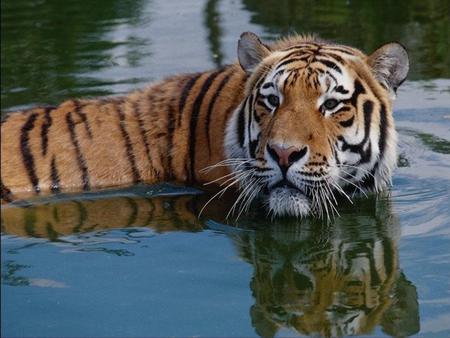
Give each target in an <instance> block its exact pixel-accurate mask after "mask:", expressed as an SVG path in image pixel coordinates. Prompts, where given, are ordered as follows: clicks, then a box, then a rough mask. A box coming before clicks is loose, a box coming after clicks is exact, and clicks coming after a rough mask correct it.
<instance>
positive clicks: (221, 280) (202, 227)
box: [1, 0, 450, 337]
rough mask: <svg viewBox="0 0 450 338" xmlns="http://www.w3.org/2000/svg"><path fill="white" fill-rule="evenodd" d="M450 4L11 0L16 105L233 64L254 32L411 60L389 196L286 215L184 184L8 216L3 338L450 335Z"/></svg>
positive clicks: (7, 63) (4, 18)
mask: <svg viewBox="0 0 450 338" xmlns="http://www.w3.org/2000/svg"><path fill="white" fill-rule="evenodd" d="M449 13H450V4H449V3H448V1H439V0H436V1H434V0H429V1H418V0H414V1H389V0H382V1H306V0H304V1H301V0H296V1H295V0H291V1H289V0H282V1H254V0H242V1H237V0H235V1H225V0H223V1H220V0H215V1H195V0H189V1H164V0H152V1H139V0H136V1H131V0H121V1H119V0H108V1H106V0H97V1H75V0H65V1H60V0H49V1H44V0H36V1H30V0H15V1H11V0H9V1H6V0H2V1H1V42H2V43H1V109H2V113H4V112H6V111H10V110H16V109H21V108H24V107H30V106H33V105H37V104H56V103H58V102H60V101H62V100H64V99H67V98H70V97H86V96H99V95H113V94H121V93H125V92H128V91H130V90H133V89H135V88H141V87H143V86H145V84H146V83H148V82H150V81H152V80H156V79H160V78H162V77H164V76H168V75H171V74H176V73H181V72H191V71H197V70H206V69H209V68H214V67H216V66H219V65H222V64H226V63H230V62H234V60H235V57H236V55H235V54H236V41H237V38H238V37H239V35H240V33H241V32H242V31H248V30H250V31H254V32H256V33H258V34H260V35H261V36H262V37H263V38H264V39H267V40H273V39H276V38H277V36H279V34H286V33H292V32H308V33H317V34H318V35H320V36H321V37H322V38H325V39H331V40H335V41H338V42H342V43H347V44H350V45H353V46H355V47H358V48H361V49H362V50H364V51H365V52H370V51H372V50H374V49H375V48H376V47H378V46H379V45H381V44H383V43H385V42H388V41H392V40H395V41H399V42H401V43H402V44H403V45H405V46H406V47H407V48H408V50H409V54H410V58H411V71H410V76H409V78H408V80H407V81H406V82H405V84H404V85H403V86H402V87H401V88H400V90H399V96H398V99H397V101H396V103H395V106H394V110H395V111H394V117H395V119H396V125H397V129H398V132H399V159H398V164H399V168H398V169H397V170H396V172H395V175H394V178H393V187H392V189H391V191H390V192H389V193H388V194H383V195H380V196H377V197H374V196H369V197H368V198H360V199H356V200H355V201H354V204H350V203H344V204H342V205H341V206H340V208H339V213H340V217H337V218H335V219H334V220H332V221H331V222H330V223H329V224H326V222H323V221H320V220H313V219H306V220H303V221H298V220H294V219H277V220H271V219H270V218H267V217H265V214H264V212H263V211H262V210H261V209H260V208H259V207H258V206H255V207H254V208H253V209H252V210H251V211H250V212H249V213H248V214H246V215H243V216H242V217H240V218H239V220H235V219H228V220H227V219H225V215H226V214H227V211H228V209H229V208H230V205H231V204H232V201H233V196H224V197H223V198H222V199H220V200H218V201H214V202H212V203H211V204H210V206H209V207H208V208H206V209H205V210H204V211H203V213H202V214H201V216H200V217H199V214H200V210H201V209H202V207H203V206H204V204H205V203H206V201H207V200H208V198H209V196H208V195H207V194H202V193H201V192H199V191H198V190H194V189H190V188H186V187H179V186H173V185H161V186H154V187H148V186H138V187H134V188H130V189H124V190H113V191H107V192H102V193H94V194H84V195H80V196H60V197H58V198H57V199H53V200H47V201H41V203H37V204H34V205H26V206H23V207H5V208H3V209H2V228H1V229H2V236H1V244H2V257H1V262H2V284H1V291H2V297H1V335H2V336H16V337H17V336H46V337H53V336H54V337H56V336H58V337H59V336H72V337H75V336H76V337H80V336H96V337H112V336H117V337H118V336H121V337H123V336H194V335H195V336H264V337H272V336H283V337H284V336H298V335H307V336H308V335H312V336H314V335H316V336H317V335H319V336H320V335H329V336H340V335H358V336H361V335H373V336H386V335H387V336H399V337H400V336H409V335H416V336H419V337H448V336H450V324H449V321H448V318H450V288H449V285H450V269H449V268H448V267H449V264H450V250H449V248H450V211H449V207H448V205H449V201H450V192H449V191H450V79H449V78H450V67H449V65H450V51H449V41H450V26H449V22H450V20H449V16H450V14H449Z"/></svg>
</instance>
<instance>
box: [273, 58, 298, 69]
mask: <svg viewBox="0 0 450 338" xmlns="http://www.w3.org/2000/svg"><path fill="white" fill-rule="evenodd" d="M297 61H304V58H292V59H287V60H284V61H283V62H281V63H279V64H277V68H276V69H280V68H281V67H283V66H286V65H288V64H290V63H293V62H297Z"/></svg>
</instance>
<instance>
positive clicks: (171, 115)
mask: <svg viewBox="0 0 450 338" xmlns="http://www.w3.org/2000/svg"><path fill="white" fill-rule="evenodd" d="M168 109H169V112H168V116H167V119H168V120H167V152H168V154H167V156H168V163H169V170H168V175H169V178H171V177H172V176H173V165H172V160H173V158H172V151H173V133H174V131H175V109H174V108H173V102H171V103H170V104H169V108H168Z"/></svg>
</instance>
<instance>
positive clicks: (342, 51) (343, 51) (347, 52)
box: [324, 46, 355, 56]
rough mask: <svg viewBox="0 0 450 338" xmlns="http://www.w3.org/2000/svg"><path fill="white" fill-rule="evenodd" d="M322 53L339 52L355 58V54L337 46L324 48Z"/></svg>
mask: <svg viewBox="0 0 450 338" xmlns="http://www.w3.org/2000/svg"><path fill="white" fill-rule="evenodd" d="M324 51H325V52H328V51H335V52H340V53H344V54H347V55H352V56H355V53H354V52H353V51H352V50H350V49H347V48H344V47H338V46H325V47H324Z"/></svg>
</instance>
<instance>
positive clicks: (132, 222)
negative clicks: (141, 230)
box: [125, 197, 140, 227]
mask: <svg viewBox="0 0 450 338" xmlns="http://www.w3.org/2000/svg"><path fill="white" fill-rule="evenodd" d="M125 200H126V201H127V202H128V204H129V205H130V208H131V214H130V217H129V218H128V222H127V225H126V227H129V226H132V225H140V224H135V223H136V219H137V216H138V211H139V207H138V204H137V203H136V201H135V200H134V199H133V198H131V197H125Z"/></svg>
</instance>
